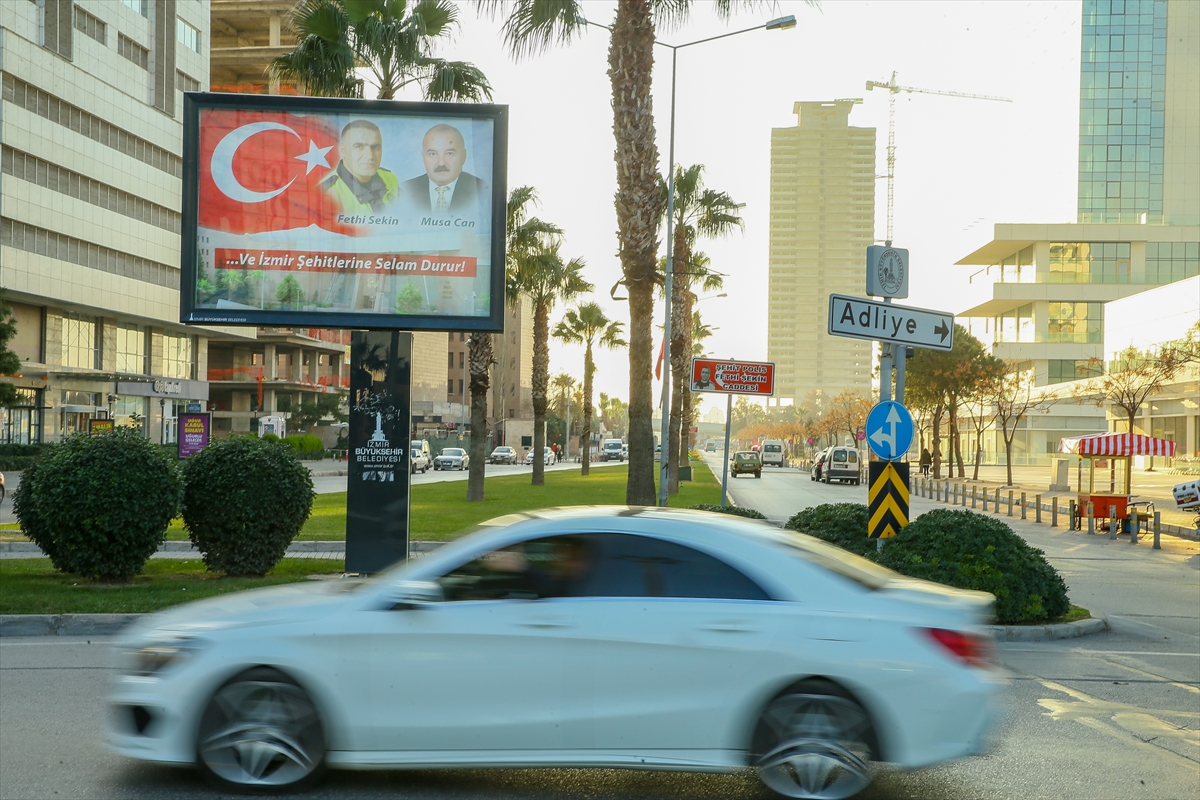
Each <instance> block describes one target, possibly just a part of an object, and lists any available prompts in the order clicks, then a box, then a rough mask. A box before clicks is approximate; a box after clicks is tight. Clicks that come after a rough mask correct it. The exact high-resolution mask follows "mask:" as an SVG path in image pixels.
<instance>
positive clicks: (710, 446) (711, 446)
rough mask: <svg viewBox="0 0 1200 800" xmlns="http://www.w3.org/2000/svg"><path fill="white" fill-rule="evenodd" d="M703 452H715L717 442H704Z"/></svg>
mask: <svg viewBox="0 0 1200 800" xmlns="http://www.w3.org/2000/svg"><path fill="white" fill-rule="evenodd" d="M704 452H706V453H715V452H717V443H716V442H713V441H709V442H706V443H705V445H704Z"/></svg>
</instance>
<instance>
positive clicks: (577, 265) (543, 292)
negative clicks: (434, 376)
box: [505, 236, 594, 486]
mask: <svg viewBox="0 0 1200 800" xmlns="http://www.w3.org/2000/svg"><path fill="white" fill-rule="evenodd" d="M561 247H562V240H561V238H559V237H558V236H554V237H553V238H550V237H541V244H540V245H539V246H537V247H535V248H531V249H530V250H529V251H527V252H524V253H521V254H519V255H518V257H517V258H515V259H514V258H513V254H512V253H511V252H510V253H509V260H510V261H509V263H510V269H509V270H508V271H507V273H506V274H505V283H506V285H505V294H506V295H507V296H508V300H509V302H510V303H511V302H516V301H517V300H518V299H519V298H520V296H521V295H525V296H527V297H528V298H529V300H530V302H531V304H532V305H533V374H532V376H531V377H532V383H533V452H534V456H533V485H534V486H542V485H544V484H545V483H546V477H545V465H544V463H543V460H542V458H541V455H542V453H543V448H544V447H545V446H546V392H547V383H548V382H549V377H550V310H551V309H552V308H554V304H555V302H557V301H558V300H570V299H572V298H574V297H577V296H579V295H581V294H583V293H584V292H590V291H591V290H592V289H593V288H594V287H593V286H592V284H590V283H588V282H587V281H586V280H584V279H583V275H582V274H581V273H582V271H583V267H584V262H583V259H580V258H574V259H571V260H570V261H564V260H563V257H562V254H561V253H560V252H559V251H560V249H561Z"/></svg>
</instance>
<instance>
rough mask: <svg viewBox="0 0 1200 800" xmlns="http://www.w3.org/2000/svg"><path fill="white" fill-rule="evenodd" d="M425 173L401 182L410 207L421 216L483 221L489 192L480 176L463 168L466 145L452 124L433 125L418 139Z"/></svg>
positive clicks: (484, 220)
mask: <svg viewBox="0 0 1200 800" xmlns="http://www.w3.org/2000/svg"><path fill="white" fill-rule="evenodd" d="M421 158H422V159H423V160H424V162H425V174H424V175H419V176H417V177H415V178H412V179H410V180H407V181H405V182H404V187H403V188H404V193H405V195H406V196H407V197H408V199H409V202H410V203H411V204H412V206H413V211H414V212H416V213H418V214H420V215H421V216H422V217H429V216H434V217H453V218H462V219H469V220H474V221H478V222H486V217H485V216H483V214H484V212H485V210H486V209H487V208H488V207H489V205H490V204H489V202H488V201H489V200H490V199H491V195H490V193H489V189H488V185H487V183H486V182H485V181H484V180H483V179H482V178H477V177H475V176H474V175H472V174H471V173H469V172H463V165H464V164H466V161H467V147H466V144H465V143H464V141H463V135H462V134H461V133H460V132H459V130H458V128H455V127H454V126H453V125H447V124H445V123H441V124H438V125H434V126H433V127H432V128H430V129H429V131H428V132H427V133H426V134H425V138H424V139H423V140H422V142H421Z"/></svg>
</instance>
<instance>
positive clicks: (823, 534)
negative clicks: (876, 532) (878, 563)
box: [783, 503, 878, 560]
mask: <svg viewBox="0 0 1200 800" xmlns="http://www.w3.org/2000/svg"><path fill="white" fill-rule="evenodd" d="M869 521H870V515H869V513H868V512H867V507H866V506H865V505H862V504H861V503H826V504H825V505H820V506H813V507H812V508H806V509H804V510H803V511H801V512H800V513H798V514H796V515H794V516H793V517H792V518H791V519H789V520H788V521H787V522H786V523H785V524H784V526H783V527H784V528H787V529H788V530H792V531H800V532H801V533H807V534H808V535H810V536H815V537H817V538H818V539H822V540H824V541H826V542H829V543H830V544H835V545H837V546H838V547H840V548H842V549H843V550H849V551H850V552H851V553H855V554H857V555H860V556H863V557H864V558H869V559H872V560H873V559H874V558H875V554H876V550H877V547H878V546H877V545H876V543H875V541H876V540H874V539H868V538H867V524H868V522H869Z"/></svg>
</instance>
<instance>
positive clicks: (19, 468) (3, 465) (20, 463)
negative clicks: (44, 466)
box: [0, 456, 38, 472]
mask: <svg viewBox="0 0 1200 800" xmlns="http://www.w3.org/2000/svg"><path fill="white" fill-rule="evenodd" d="M37 460H38V457H37V456H0V472H24V471H25V470H27V469H29V467H30V466H31V465H32V464H33V462H35V461H37Z"/></svg>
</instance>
